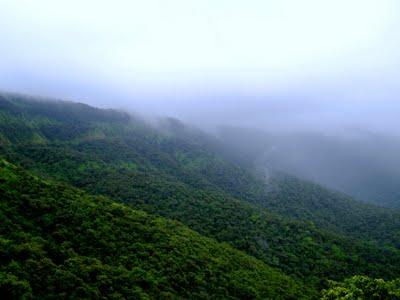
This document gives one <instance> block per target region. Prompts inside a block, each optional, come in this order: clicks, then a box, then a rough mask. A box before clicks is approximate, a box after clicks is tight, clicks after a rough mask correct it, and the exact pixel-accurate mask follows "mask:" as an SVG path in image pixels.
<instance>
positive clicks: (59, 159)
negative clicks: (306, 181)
mask: <svg viewBox="0 0 400 300" xmlns="http://www.w3.org/2000/svg"><path fill="white" fill-rule="evenodd" d="M3 101H5V102H7V104H6V105H8V106H6V105H4V104H3V107H8V108H3V109H2V110H1V112H2V114H1V116H2V118H1V119H0V121H1V122H0V132H1V134H2V140H3V142H2V144H1V147H0V151H1V153H2V154H3V155H4V156H5V157H6V158H7V159H8V160H9V161H12V162H13V163H18V164H19V165H21V166H23V167H24V168H27V169H29V170H32V171H34V172H35V173H36V174H38V175H40V176H43V177H46V178H48V179H49V180H57V181H64V182H68V183H69V184H72V185H74V186H76V187H79V188H82V189H84V190H85V191H87V192H89V193H91V194H98V195H108V196H111V197H113V198H114V199H116V200H119V201H122V202H125V203H129V204H130V205H132V206H134V207H135V208H138V209H142V210H145V211H147V212H150V213H152V214H157V215H161V216H164V217H167V218H171V219H175V220H179V221H181V222H182V223H184V224H186V225H187V226H189V227H190V228H191V229H194V230H196V231H198V232H199V233H201V234H203V235H206V236H208V237H212V238H215V239H217V240H218V241H224V242H228V243H230V244H231V245H233V246H234V247H235V248H237V249H240V250H243V251H245V252H247V253H248V254H250V255H252V256H255V257H257V258H259V259H261V260H263V261H264V262H266V263H268V264H269V265H271V266H274V267H277V268H279V269H281V270H283V271H284V272H285V273H286V274H289V275H291V276H293V277H296V278H298V279H300V280H302V281H304V282H306V283H307V284H309V285H310V286H313V288H315V289H314V291H315V290H316V289H318V288H320V287H323V286H324V284H325V282H326V280H327V279H335V280H343V279H344V278H346V277H349V276H352V275H356V274H367V275H370V276H373V277H376V276H378V277H383V278H387V279H392V278H394V277H397V276H399V275H400V271H399V270H400V268H399V266H400V253H399V251H398V250H396V249H393V248H384V247H380V246H377V245H374V244H373V243H370V242H369V239H370V238H369V237H368V238H365V239H364V240H358V239H355V238H354V237H349V235H347V234H343V233H345V232H344V231H342V230H341V228H339V229H338V230H336V228H335V227H334V226H332V224H331V223H329V222H328V224H327V225H324V224H322V223H321V228H318V226H316V225H318V224H319V223H318V220H319V219H318V218H323V216H321V217H320V216H318V214H317V213H316V212H317V211H314V208H313V207H312V206H305V208H306V209H309V210H311V213H313V214H314V215H313V216H315V218H316V219H315V220H313V219H311V220H305V219H306V218H303V217H302V218H300V219H301V220H302V221H301V222H300V221H292V220H290V213H287V214H286V211H282V213H283V214H282V215H277V214H273V213H271V212H269V211H267V210H266V208H265V207H266V205H265V203H264V202H263V201H265V200H268V199H269V200H271V201H273V198H272V197H270V196H268V194H266V192H268V193H270V192H271V191H269V190H268V189H267V190H266V186H265V184H264V182H263V181H262V178H258V177H256V176H255V175H252V174H250V173H249V172H247V171H246V170H245V169H243V168H242V167H240V166H238V165H235V164H232V163H231V162H229V161H228V160H226V159H224V155H222V154H221V155H218V153H215V151H216V149H217V148H215V147H213V148H212V150H210V148H209V146H208V145H207V144H206V143H203V142H202V141H201V139H200V138H199V137H197V138H192V139H188V138H187V137H183V136H177V135H174V134H162V133H160V132H157V131H156V130H154V129H153V128H151V127H149V126H147V125H146V124H144V123H143V122H141V121H139V120H136V119H133V118H131V117H129V118H126V115H125V114H123V113H122V114H121V116H120V117H116V115H115V112H112V115H111V118H110V120H108V119H107V118H105V119H102V118H98V119H96V118H95V119H94V120H91V119H90V118H88V119H86V118H85V117H84V116H85V113H81V112H79V109H78V110H77V111H75V110H74V107H75V106H76V107H78V108H79V107H81V105H80V104H73V103H64V102H63V103H52V102H47V103H39V104H38V103H37V102H35V101H34V102H32V101H27V100H26V99H23V98H18V99H16V100H15V99H10V97H9V98H8V99H3ZM37 105H39V107H41V105H43V106H44V107H43V109H44V110H45V111H48V110H50V111H52V110H54V109H55V108H54V107H52V106H53V105H54V106H55V107H60V106H68V109H69V110H72V111H74V113H77V114H79V118H80V120H81V121H79V120H78V121H75V122H73V125H74V126H75V128H77V134H76V135H74V136H73V137H71V138H68V137H66V136H67V135H64V134H60V137H59V134H57V133H56V134H48V131H50V132H55V131H53V130H49V128H50V129H52V128H53V127H55V128H58V129H57V130H59V131H60V132H64V131H63V130H64V126H65V128H68V126H69V125H71V124H70V121H68V120H67V121H63V120H62V116H60V117H58V115H57V114H56V116H55V117H54V118H52V115H51V114H48V113H44V114H43V115H42V114H40V109H38V107H37ZM10 106H11V107H13V109H10V108H9V107H10ZM85 107H86V109H89V110H90V107H87V106H85ZM94 110H95V111H97V110H96V109H94ZM106 113H107V111H105V112H104V114H106ZM91 114H92V113H91ZM117 115H118V113H117ZM10 121H12V122H10ZM10 124H16V125H15V126H19V127H18V128H19V129H18V130H17V131H18V132H20V134H21V135H23V136H24V138H23V139H19V140H18V141H13V140H12V134H10V132H12V130H11V129H10V127H7V126H10ZM3 125H4V126H3ZM44 128H46V130H47V131H46V130H44ZM177 129H178V130H180V129H181V128H180V127H178V128H177ZM65 131H66V132H68V130H67V129H65ZM38 137H39V138H38ZM297 192H298V191H296V193H297ZM296 193H295V194H296ZM283 195H284V196H285V195H288V193H287V192H286V191H284V194H283ZM275 199H276V198H275ZM282 201H283V200H282ZM320 201H321V202H322V203H324V201H325V199H324V197H322V198H321V200H320ZM270 203H273V202H270ZM280 203H282V202H280ZM285 203H286V204H287V206H291V205H292V204H294V203H292V202H291V201H289V200H288V201H287V202H283V203H282V204H283V205H285ZM271 207H272V206H271ZM292 207H293V209H295V210H296V209H297V208H296V206H294V205H293V206H292ZM292 207H289V209H292ZM328 208H329V207H328ZM338 211H339V212H340V209H339V210H338ZM326 213H327V214H329V213H331V211H329V210H328V211H327V212H326ZM346 213H349V214H351V213H354V214H356V211H354V212H352V211H346ZM304 216H306V217H308V214H305V215H304ZM385 224H386V223H385ZM397 224H398V223H397ZM392 225H393V230H392V231H388V232H386V234H387V235H389V236H390V238H392V237H393V236H394V234H393V233H395V232H397V231H398V226H397V225H396V223H394V224H392ZM385 226H386V225H385ZM384 228H386V227H384ZM387 228H388V227H387ZM326 229H331V231H330V232H328V231H326ZM359 230H360V231H359V232H358V234H356V235H355V236H358V237H362V235H361V233H362V232H367V230H369V229H368V228H364V229H363V228H360V229H359ZM371 239H372V238H371Z"/></svg>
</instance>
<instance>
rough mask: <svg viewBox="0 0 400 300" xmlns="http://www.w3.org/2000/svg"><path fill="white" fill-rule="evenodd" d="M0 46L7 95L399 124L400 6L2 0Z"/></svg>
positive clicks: (259, 119)
mask: <svg viewBox="0 0 400 300" xmlns="http://www.w3.org/2000/svg"><path fill="white" fill-rule="evenodd" d="M0 41H1V42H0V89H2V90H8V91H17V92H24V93H33V94H40V95H47V96H56V97H59V98H68V99H74V100H80V101H83V102H88V103H91V104H97V105H101V106H114V107H125V108H131V109H136V110H145V111H152V112H154V113H157V114H170V115H176V116H178V117H182V118H186V119H193V120H194V121H195V122H197V121H198V120H200V119H204V118H205V117H207V118H208V120H209V122H210V124H214V123H218V121H217V120H218V119H220V118H222V117H223V118H224V121H226V122H236V123H241V124H242V123H243V124H250V125H251V124H266V125H269V124H270V123H280V125H282V126H283V124H285V122H287V120H289V119H290V120H297V121H296V122H299V123H307V124H321V126H322V125H323V124H328V123H329V122H331V121H332V122H336V123H338V122H339V123H341V122H343V123H345V122H347V123H350V120H351V121H353V122H354V123H357V122H359V123H368V124H372V125H374V126H375V127H382V126H383V127H394V126H396V125H399V124H397V123H396V122H397V116H398V115H399V114H400V104H399V102H400V101H399V99H398V98H399V97H398V95H399V94H400V84H399V81H400V80H399V78H400V70H399V68H400V2H399V1H398V0H375V1H374V0H335V1H328V0H302V1H299V0H274V1H272V0H270V1H268V0H247V1H244V0H240V1H235V0H198V1H197V0H159V1H156V0H141V1H135V0H130V1H121V0H113V1H102V0H96V1H92V0H79V1H78V0H68V1H64V0H57V1H55V0H30V1H29V0H25V1H23V0H0ZM383 118H384V124H383V123H382V122H383V121H382V120H383ZM268 122H270V123H268ZM397 127H400V126H397Z"/></svg>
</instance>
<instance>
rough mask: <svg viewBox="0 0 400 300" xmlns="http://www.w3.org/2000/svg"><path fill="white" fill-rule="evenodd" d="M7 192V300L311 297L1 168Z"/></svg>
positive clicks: (131, 217) (116, 209)
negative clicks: (31, 297)
mask: <svg viewBox="0 0 400 300" xmlns="http://www.w3.org/2000/svg"><path fill="white" fill-rule="evenodd" d="M0 192H1V195H2V197H1V203H0V218H1V225H0V261H1V265H0V294H1V296H2V297H6V299H20V298H23V299H29V298H30V296H33V297H34V298H35V299H54V298H74V299H76V298H90V299H100V298H101V299H105V298H107V299H121V298H126V299H132V298H135V299H150V298H155V297H156V298H164V299H172V298H173V299H176V298H183V299H188V298H191V299H194V298H199V299H200V298H202V299H206V298H210V297H212V298H214V299H216V298H221V299H228V298H229V299H234V298H237V299H243V298H248V299H266V298H269V299H297V298H299V297H300V298H301V297H302V296H301V295H305V294H304V293H305V292H304V290H303V291H302V290H301V289H300V287H299V286H298V285H297V284H295V283H294V281H293V280H291V279H289V278H288V277H287V276H284V275H282V274H280V273H279V272H278V271H276V270H274V269H272V268H270V267H268V266H266V265H265V264H263V263H262V262H260V261H258V260H256V259H254V258H251V257H249V256H246V255H244V254H243V253H241V252H239V251H237V250H234V249H232V248H231V247H230V246H228V245H224V244H218V243H216V242H215V241H214V240H212V239H207V238H204V237H202V236H200V235H199V234H197V233H195V232H193V231H191V230H189V229H188V228H186V227H184V226H182V225H181V224H179V223H177V222H171V221H167V220H165V219H163V218H159V217H153V216H151V215H148V214H146V213H144V212H142V211H137V210H133V209H131V208H128V207H126V206H124V205H121V204H117V203H115V202H113V201H111V200H109V199H107V198H104V197H90V196H88V195H87V194H85V193H83V192H81V191H79V190H77V189H72V188H70V187H67V186H65V185H55V184H50V183H48V182H44V181H41V180H39V179H38V178H37V177H33V176H31V175H29V174H27V173H26V172H24V171H22V170H20V169H18V168H16V167H14V166H13V165H11V164H9V163H7V162H5V161H3V160H2V161H1V162H0ZM3 299H4V298H3Z"/></svg>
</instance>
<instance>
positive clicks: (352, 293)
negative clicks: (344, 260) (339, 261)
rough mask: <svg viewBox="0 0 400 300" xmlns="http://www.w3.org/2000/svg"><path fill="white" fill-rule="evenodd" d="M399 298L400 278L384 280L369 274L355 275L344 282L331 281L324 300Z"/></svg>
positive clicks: (394, 299)
mask: <svg viewBox="0 0 400 300" xmlns="http://www.w3.org/2000/svg"><path fill="white" fill-rule="evenodd" d="M340 299H342V300H345V299H346V300H398V299H400V280H399V279H396V280H393V281H384V280H383V279H372V278H369V277H367V276H354V277H352V278H349V279H346V280H345V281H344V282H330V287H329V288H328V289H326V290H324V291H323V292H322V300H340Z"/></svg>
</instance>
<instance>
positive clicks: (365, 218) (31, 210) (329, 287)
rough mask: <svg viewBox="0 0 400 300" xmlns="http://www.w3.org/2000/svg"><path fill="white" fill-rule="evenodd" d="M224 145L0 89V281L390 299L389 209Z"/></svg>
mask: <svg viewBox="0 0 400 300" xmlns="http://www.w3.org/2000/svg"><path fill="white" fill-rule="evenodd" d="M226 145H227V143H226V142H225V141H222V140H220V139H218V138H216V137H214V136H210V135H208V134H206V133H203V132H201V131H200V130H197V129H195V128H193V127H191V126H188V125H186V124H184V123H182V122H180V121H179V120H176V119H171V118H170V119H163V120H161V121H160V123H159V124H158V125H154V123H152V124H151V123H148V122H146V121H144V120H142V119H140V118H138V117H135V116H132V115H130V114H127V113H125V112H120V111H116V110H104V109H98V108H94V107H90V106H87V105H85V104H79V103H72V102H62V101H51V100H43V99H35V98H29V97H25V96H20V95H13V94H1V95H0V155H1V157H2V159H4V160H2V162H1V177H0V179H1V180H0V186H1V189H2V195H4V196H3V201H2V204H1V205H2V206H1V216H2V219H3V220H4V222H2V223H1V225H0V234H1V241H2V242H1V245H2V246H1V247H2V248H1V251H2V252H1V253H3V254H2V255H1V256H0V259H1V260H2V264H1V269H0V290H1V291H3V292H4V293H8V294H7V295H11V296H13V297H25V298H29V297H30V296H33V297H35V298H40V299H44V298H52V297H65V296H66V295H68V296H70V297H87V298H96V297H100V295H102V296H104V297H106V298H115V299H117V298H121V297H125V298H129V297H137V298H144V299H145V298H146V297H148V298H154V297H155V296H159V297H162V298H171V297H172V298H176V297H181V298H209V297H214V298H241V299H243V298H260V299H266V298H270V299H278V298H279V297H281V298H283V299H299V298H301V297H304V298H306V299H313V298H318V297H319V296H321V297H325V298H324V299H339V298H340V297H342V295H347V294H346V293H347V292H346V291H345V290H346V289H350V290H351V289H353V287H354V286H356V287H357V291H358V290H361V292H359V293H364V290H365V288H364V286H365V285H363V284H362V283H360V282H361V281H362V280H361V279H360V278H363V280H364V281H362V282H372V283H371V285H374V284H375V285H376V286H377V287H376V289H377V290H379V291H381V292H382V293H386V294H384V295H390V297H392V298H387V299H396V297H397V295H398V293H399V292H398V288H399V287H398V283H397V281H396V280H397V279H396V278H399V277H400V211H398V210H396V209H387V208H383V207H378V206H375V205H370V204H365V203H361V202H358V201H356V200H354V199H353V198H351V197H350V196H346V195H344V194H341V193H339V192H334V191H331V190H329V189H327V188H324V187H322V186H319V185H318V184H315V183H312V182H309V181H305V180H302V179H299V178H296V177H293V176H291V175H288V174H285V173H282V172H280V173H279V172H271V173H269V174H268V176H267V175H266V174H265V173H263V172H259V170H257V169H254V168H253V167H252V163H251V162H250V163H248V162H244V161H238V152H237V151H238V150H237V149H236V148H234V149H232V150H231V151H229V149H227V147H226ZM13 226H14V227H15V226H16V227H15V228H17V230H12V228H13ZM35 270H37V271H38V273H35ZM51 274H53V275H51ZM54 274H57V276H56V275H54ZM353 276H356V277H353ZM357 276H361V277H357ZM362 276H365V277H362ZM366 276H368V277H366ZM332 280H334V281H335V282H336V283H332ZM360 280H361V281H360ZM380 280H381V281H380ZM121 281H124V283H123V284H121ZM338 282H342V283H338ZM352 282H356V283H354V284H353V283H352ZM368 286H369V284H368ZM72 287H74V289H76V293H78V294H74V295H71V294H68V293H70V289H71V288H72ZM322 290H323V292H322V294H320V292H321V291H322ZM13 293H14V294H13ZM15 293H16V294H15ZM349 293H350V292H349ZM351 293H352V292H351ZM365 293H366V294H360V295H363V296H360V297H364V298H365V299H368V298H367V296H366V295H367V293H369V292H368V291H365ZM329 297H330V298H329ZM333 297H336V298H333ZM343 297H344V296H343ZM385 297H386V296H385ZM387 297H389V296H387ZM349 299H351V298H349ZM361 299H363V298H361ZM382 299H385V298H382Z"/></svg>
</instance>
